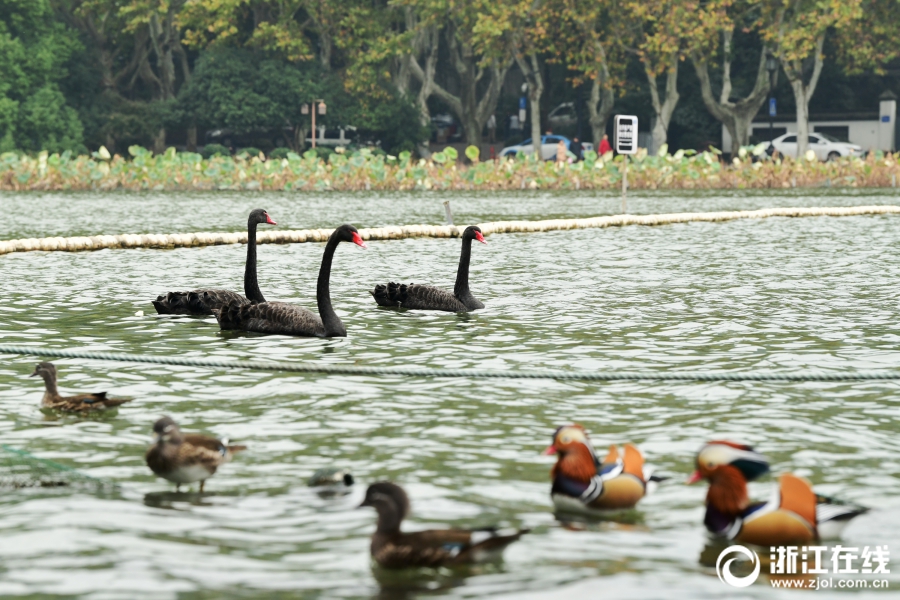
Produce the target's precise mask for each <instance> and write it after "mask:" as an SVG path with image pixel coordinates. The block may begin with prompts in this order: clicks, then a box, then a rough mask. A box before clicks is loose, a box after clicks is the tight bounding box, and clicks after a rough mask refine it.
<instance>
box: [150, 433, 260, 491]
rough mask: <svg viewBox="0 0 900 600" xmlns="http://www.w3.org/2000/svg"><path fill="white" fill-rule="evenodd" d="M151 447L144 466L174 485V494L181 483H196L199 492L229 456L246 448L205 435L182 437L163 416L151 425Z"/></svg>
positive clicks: (229, 458) (228, 459) (182, 434)
mask: <svg viewBox="0 0 900 600" xmlns="http://www.w3.org/2000/svg"><path fill="white" fill-rule="evenodd" d="M153 437H154V444H153V445H152V446H150V448H149V449H148V450H147V454H146V459H147V466H148V467H150V470H151V471H153V472H154V473H156V474H157V475H158V476H160V477H162V478H163V479H167V480H169V481H171V482H172V483H174V484H175V491H176V492H177V491H178V490H179V488H180V487H181V484H182V483H186V484H191V483H194V482H196V481H199V482H200V492H201V493H202V492H203V486H204V485H205V484H206V480H207V479H209V478H210V477H212V476H213V475H214V474H215V472H216V469H218V468H219V466H220V465H222V464H225V463H227V462H229V461H231V458H232V456H233V455H234V454H235V453H237V452H240V451H241V450H246V449H247V447H246V446H229V445H228V440H227V439H222V440H219V439H216V438H213V437H208V436H205V435H198V434H193V433H189V434H184V433H181V429H179V428H178V424H176V423H175V421H173V420H172V418H171V417H163V418H161V419H160V420H158V421H157V422H156V423H155V424H154V425H153Z"/></svg>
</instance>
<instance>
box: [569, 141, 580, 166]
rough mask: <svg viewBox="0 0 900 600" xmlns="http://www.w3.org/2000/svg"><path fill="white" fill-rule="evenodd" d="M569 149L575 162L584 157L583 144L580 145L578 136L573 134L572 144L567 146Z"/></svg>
mask: <svg viewBox="0 0 900 600" xmlns="http://www.w3.org/2000/svg"><path fill="white" fill-rule="evenodd" d="M569 150H571V152H572V154H574V155H575V159H574V161H575V162H578V161H580V160H583V159H584V146H582V145H581V140H579V139H578V136H575V137H574V138H573V139H572V144H571V145H570V146H569Z"/></svg>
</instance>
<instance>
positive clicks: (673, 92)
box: [644, 54, 679, 154]
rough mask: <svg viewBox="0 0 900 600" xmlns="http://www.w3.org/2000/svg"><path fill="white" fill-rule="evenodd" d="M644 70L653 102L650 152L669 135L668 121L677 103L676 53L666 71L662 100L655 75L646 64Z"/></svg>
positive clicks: (657, 147)
mask: <svg viewBox="0 0 900 600" xmlns="http://www.w3.org/2000/svg"><path fill="white" fill-rule="evenodd" d="M644 72H645V73H646V74H647V82H648V83H649V84H650V100H651V101H652V102H653V112H654V115H655V117H656V118H655V119H654V122H653V129H652V132H651V133H652V135H653V148H651V149H650V152H652V153H654V154H655V153H656V152H658V151H659V149H660V148H662V145H663V144H665V143H666V140H667V139H668V137H669V122H670V121H671V120H672V113H673V112H674V111H675V105H676V104H678V98H679V96H678V55H677V54H673V55H672V58H671V62H670V64H669V70H668V71H667V73H666V95H665V99H664V100H663V101H660V98H659V88H658V86H657V83H656V75H655V74H654V73H653V71H651V70H650V69H649V68H648V67H647V66H646V65H645V67H644Z"/></svg>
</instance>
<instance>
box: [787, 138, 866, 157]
mask: <svg viewBox="0 0 900 600" xmlns="http://www.w3.org/2000/svg"><path fill="white" fill-rule="evenodd" d="M808 139H809V146H808V147H809V149H810V150H812V151H813V152H815V153H816V158H818V159H819V160H834V159H835V158H840V157H842V156H863V154H865V153H864V152H863V150H862V148H861V147H860V146H858V145H856V144H851V143H849V142H842V141H840V140H838V139H835V138H833V137H832V136H830V135H828V134H827V133H818V132H817V133H810V134H809V138H808ZM771 146H774V148H775V150H778V152H779V153H780V154H783V155H784V156H790V157H791V158H797V134H796V133H785V134H784V135H781V136H778V137H777V138H775V139H774V140H772V143H771V145H770V149H771ZM770 154H771V152H770Z"/></svg>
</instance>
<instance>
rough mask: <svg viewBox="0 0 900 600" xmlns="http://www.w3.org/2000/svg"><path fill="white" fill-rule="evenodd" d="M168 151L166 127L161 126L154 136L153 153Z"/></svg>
mask: <svg viewBox="0 0 900 600" xmlns="http://www.w3.org/2000/svg"><path fill="white" fill-rule="evenodd" d="M165 151H166V128H165V127H160V128H159V131H157V132H156V135H155V136H154V137H153V153H154V154H162V153H163V152H165Z"/></svg>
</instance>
